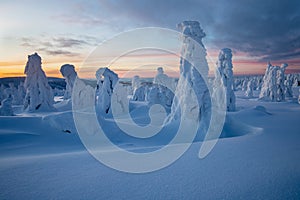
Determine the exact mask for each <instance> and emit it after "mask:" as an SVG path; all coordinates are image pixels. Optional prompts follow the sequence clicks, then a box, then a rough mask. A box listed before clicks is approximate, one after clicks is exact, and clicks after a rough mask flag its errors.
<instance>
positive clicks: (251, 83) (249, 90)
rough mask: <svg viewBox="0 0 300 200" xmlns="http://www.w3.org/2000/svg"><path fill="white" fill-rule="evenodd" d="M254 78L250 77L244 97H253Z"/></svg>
mask: <svg viewBox="0 0 300 200" xmlns="http://www.w3.org/2000/svg"><path fill="white" fill-rule="evenodd" d="M253 88H254V80H252V79H250V80H249V81H248V84H247V90H246V92H245V95H246V97H253Z"/></svg>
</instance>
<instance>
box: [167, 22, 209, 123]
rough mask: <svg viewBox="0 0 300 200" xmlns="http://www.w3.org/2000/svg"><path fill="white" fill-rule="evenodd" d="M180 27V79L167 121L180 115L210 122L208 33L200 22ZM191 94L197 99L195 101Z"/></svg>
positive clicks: (184, 23)
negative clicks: (204, 38) (205, 79)
mask: <svg viewBox="0 0 300 200" xmlns="http://www.w3.org/2000/svg"><path fill="white" fill-rule="evenodd" d="M178 28H179V30H180V31H181V32H182V34H183V35H182V38H181V39H182V50H181V56H182V57H181V60H180V77H179V80H178V84H177V88H176V91H175V96H176V97H177V98H174V99H173V103H172V108H171V114H170V115H169V118H168V120H167V121H170V120H172V119H177V118H178V116H180V113H183V115H184V117H185V118H190V119H197V120H199V121H200V120H203V121H207V120H206V119H207V118H208V117H207V116H208V115H209V114H210V110H209V108H210V98H209V91H208V88H207V86H206V83H205V81H204V79H203V77H202V76H206V77H207V75H208V63H207V61H206V49H205V47H204V45H203V43H202V38H203V37H205V33H204V32H203V30H202V29H201V27H200V24H199V22H197V21H184V22H182V23H180V24H178ZM199 71H200V72H201V74H200V73H199ZM201 75H202V76H201ZM193 92H194V93H193ZM192 94H195V95H196V97H195V98H194V96H193V95H192ZM181 106H182V107H181ZM180 109H181V112H180ZM182 117H183V116H182Z"/></svg>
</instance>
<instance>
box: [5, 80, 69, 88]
mask: <svg viewBox="0 0 300 200" xmlns="http://www.w3.org/2000/svg"><path fill="white" fill-rule="evenodd" d="M24 81H25V77H8V78H0V85H5V86H6V87H8V84H9V83H14V85H15V87H17V86H18V85H19V84H20V82H24ZM48 83H49V85H50V86H51V87H52V89H54V88H57V89H60V90H63V89H66V81H65V79H63V78H56V77H48Z"/></svg>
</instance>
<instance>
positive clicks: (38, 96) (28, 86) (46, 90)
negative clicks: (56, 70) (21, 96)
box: [24, 53, 54, 112]
mask: <svg viewBox="0 0 300 200" xmlns="http://www.w3.org/2000/svg"><path fill="white" fill-rule="evenodd" d="M41 64H42V60H41V57H40V56H39V55H38V54H37V53H35V54H32V55H29V56H28V61H27V64H26V67H25V74H26V79H25V83H24V87H25V90H26V96H25V101H24V110H27V111H29V112H35V111H51V110H53V109H54V108H53V103H54V99H53V93H52V89H51V87H50V85H49V84H48V80H47V77H46V75H45V72H44V71H43V69H42V66H41Z"/></svg>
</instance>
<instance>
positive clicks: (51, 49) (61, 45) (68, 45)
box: [20, 35, 98, 56]
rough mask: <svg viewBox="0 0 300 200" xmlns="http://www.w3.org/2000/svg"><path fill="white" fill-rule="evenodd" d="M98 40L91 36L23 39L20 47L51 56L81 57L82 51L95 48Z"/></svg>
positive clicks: (43, 36) (44, 36)
mask: <svg viewBox="0 0 300 200" xmlns="http://www.w3.org/2000/svg"><path fill="white" fill-rule="evenodd" d="M96 44H98V40H97V39H96V38H94V37H91V36H84V35H81V36H76V37H75V36H68V37H67V36H55V37H53V36H47V35H42V36H38V37H22V38H20V45H21V46H23V47H26V48H29V49H32V50H33V51H38V52H44V53H46V54H47V55H51V56H80V54H81V53H80V52H81V51H80V49H82V48H86V47H87V46H95V45H96Z"/></svg>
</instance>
